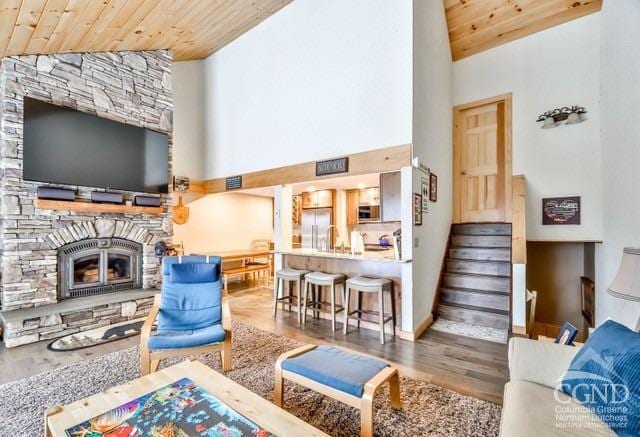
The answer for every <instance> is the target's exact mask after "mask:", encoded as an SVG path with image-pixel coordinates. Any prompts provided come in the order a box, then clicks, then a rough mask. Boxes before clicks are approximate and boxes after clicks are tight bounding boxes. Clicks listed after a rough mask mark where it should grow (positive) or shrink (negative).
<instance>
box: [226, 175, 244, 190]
mask: <svg viewBox="0 0 640 437" xmlns="http://www.w3.org/2000/svg"><path fill="white" fill-rule="evenodd" d="M224 183H225V188H226V190H227V191H230V190H239V189H240V188H242V176H229V177H228V178H226V179H225V180H224Z"/></svg>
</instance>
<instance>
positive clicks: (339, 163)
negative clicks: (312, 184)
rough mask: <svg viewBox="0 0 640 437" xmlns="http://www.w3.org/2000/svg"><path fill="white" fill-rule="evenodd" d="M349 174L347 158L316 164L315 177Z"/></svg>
mask: <svg viewBox="0 0 640 437" xmlns="http://www.w3.org/2000/svg"><path fill="white" fill-rule="evenodd" d="M348 172H349V158H337V159H330V160H328V161H318V162H316V176H328V175H332V174H338V173H348Z"/></svg>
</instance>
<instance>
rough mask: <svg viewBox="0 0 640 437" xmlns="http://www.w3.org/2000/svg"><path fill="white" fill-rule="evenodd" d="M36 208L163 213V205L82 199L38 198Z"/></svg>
mask: <svg viewBox="0 0 640 437" xmlns="http://www.w3.org/2000/svg"><path fill="white" fill-rule="evenodd" d="M35 205H36V208H38V209H52V210H58V211H60V210H62V211H75V212H90V213H103V212H106V213H116V214H118V213H119V214H156V215H157V214H162V213H163V212H165V209H164V208H163V207H155V206H127V205H113V204H109V203H90V202H82V201H77V202H73V201H67V200H47V199H36V204H35Z"/></svg>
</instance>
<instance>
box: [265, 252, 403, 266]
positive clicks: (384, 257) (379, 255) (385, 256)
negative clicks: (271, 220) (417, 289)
mask: <svg viewBox="0 0 640 437" xmlns="http://www.w3.org/2000/svg"><path fill="white" fill-rule="evenodd" d="M275 253H276V254H280V255H289V256H291V255H294V256H310V257H314V258H331V259H344V260H355V261H377V262H389V263H399V264H403V263H409V262H411V260H410V259H395V258H394V257H393V249H389V250H383V251H365V252H364V253H363V254H361V255H352V254H351V252H345V253H340V252H339V251H336V252H335V253H334V252H333V251H329V252H324V251H319V250H317V249H287V250H276V252H275Z"/></svg>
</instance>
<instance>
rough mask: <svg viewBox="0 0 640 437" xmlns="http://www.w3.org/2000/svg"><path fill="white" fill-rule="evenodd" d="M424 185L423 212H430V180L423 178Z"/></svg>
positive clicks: (422, 183)
mask: <svg viewBox="0 0 640 437" xmlns="http://www.w3.org/2000/svg"><path fill="white" fill-rule="evenodd" d="M421 185H422V212H429V181H427V178H421Z"/></svg>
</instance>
